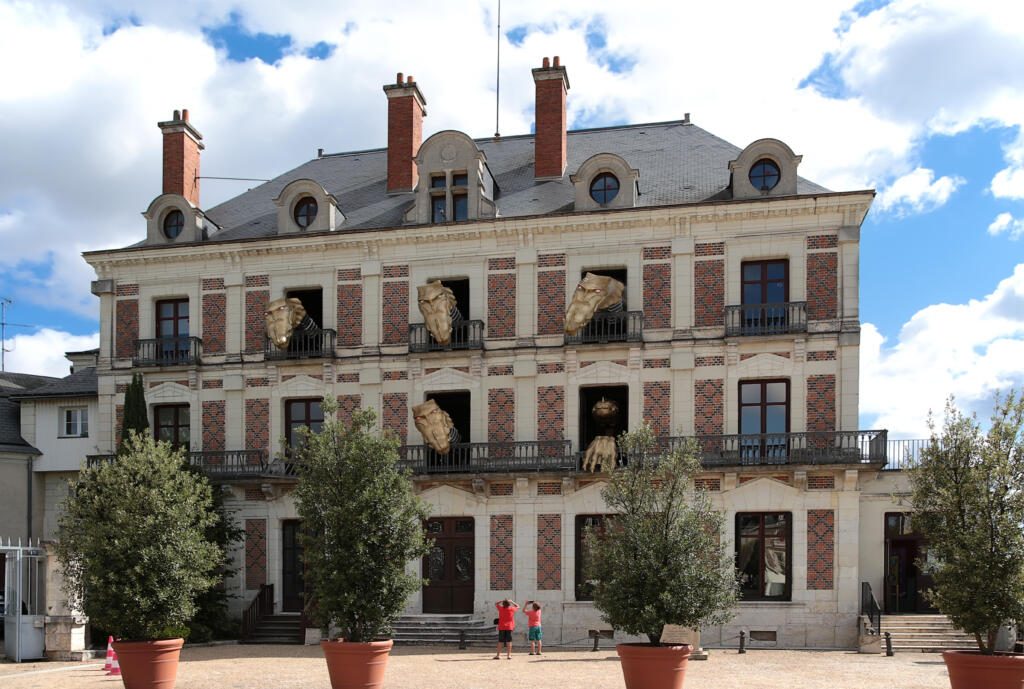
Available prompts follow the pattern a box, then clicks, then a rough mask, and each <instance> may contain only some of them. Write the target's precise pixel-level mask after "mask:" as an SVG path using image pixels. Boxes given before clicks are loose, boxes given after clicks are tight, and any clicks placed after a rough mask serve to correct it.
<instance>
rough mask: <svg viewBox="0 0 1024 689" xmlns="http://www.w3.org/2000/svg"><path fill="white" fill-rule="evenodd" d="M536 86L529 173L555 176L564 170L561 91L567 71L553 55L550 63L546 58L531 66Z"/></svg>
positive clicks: (567, 81) (566, 83)
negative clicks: (531, 171) (539, 65)
mask: <svg viewBox="0 0 1024 689" xmlns="http://www.w3.org/2000/svg"><path fill="white" fill-rule="evenodd" d="M533 82H534V84H535V85H536V87H537V97H536V99H535V101H534V102H535V106H534V107H535V108H536V115H535V116H534V120H535V129H536V131H535V133H534V144H533V176H534V177H535V178H536V179H559V178H561V177H562V175H563V174H564V173H565V155H566V135H565V93H566V91H568V90H569V75H568V74H566V72H565V67H562V66H561V64H559V60H558V56H557V55H555V58H554V62H553V64H552V62H551V61H549V60H548V59H547V58H544V62H543V64H542V66H541V67H540V68H539V69H534V70H533Z"/></svg>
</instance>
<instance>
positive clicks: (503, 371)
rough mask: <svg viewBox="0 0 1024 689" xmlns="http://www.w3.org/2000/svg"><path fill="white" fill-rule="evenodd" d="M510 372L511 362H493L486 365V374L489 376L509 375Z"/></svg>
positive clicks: (511, 369)
mask: <svg viewBox="0 0 1024 689" xmlns="http://www.w3.org/2000/svg"><path fill="white" fill-rule="evenodd" d="M512 372H513V368H512V364H494V365H491V366H488V367H487V375H489V376H510V375H512Z"/></svg>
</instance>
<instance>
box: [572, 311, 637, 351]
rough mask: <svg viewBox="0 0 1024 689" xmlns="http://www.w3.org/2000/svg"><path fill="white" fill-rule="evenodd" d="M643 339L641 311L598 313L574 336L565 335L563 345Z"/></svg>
mask: <svg viewBox="0 0 1024 689" xmlns="http://www.w3.org/2000/svg"><path fill="white" fill-rule="evenodd" d="M643 337H644V312H643V311H611V312H609V311H598V312H597V313H595V314H594V317H593V318H591V319H590V322H589V323H587V324H586V325H585V326H583V327H582V328H580V329H579V330H578V331H577V332H576V334H575V335H569V334H566V336H565V344H567V345H570V344H602V343H605V342H640V341H641V340H643Z"/></svg>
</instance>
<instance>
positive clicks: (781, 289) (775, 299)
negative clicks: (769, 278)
mask: <svg viewBox="0 0 1024 689" xmlns="http://www.w3.org/2000/svg"><path fill="white" fill-rule="evenodd" d="M784 301H786V286H785V285H784V284H782V283H781V282H769V283H768V285H767V290H766V294H765V303H766V304H778V303H780V302H784Z"/></svg>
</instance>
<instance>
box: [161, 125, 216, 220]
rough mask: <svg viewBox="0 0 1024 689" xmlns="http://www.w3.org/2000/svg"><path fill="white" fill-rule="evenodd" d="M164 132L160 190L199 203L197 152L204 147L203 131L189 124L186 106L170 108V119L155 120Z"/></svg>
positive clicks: (194, 203) (193, 203) (197, 204)
mask: <svg viewBox="0 0 1024 689" xmlns="http://www.w3.org/2000/svg"><path fill="white" fill-rule="evenodd" d="M157 126H158V127H160V131H162V132H163V133H164V190H163V193H164V194H179V195H181V196H184V197H185V198H186V199H188V200H189V202H190V203H191V204H192V205H193V206H197V207H198V206H199V152H200V151H202V150H203V149H204V148H206V147H205V146H204V145H203V135H202V134H200V133H199V132H198V131H197V130H196V128H195V127H193V126H192V125H191V124H189V121H188V110H182V111H181V112H178V111H177V110H175V111H174V117H173V119H171V120H169V121H167V122H158V123H157Z"/></svg>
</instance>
